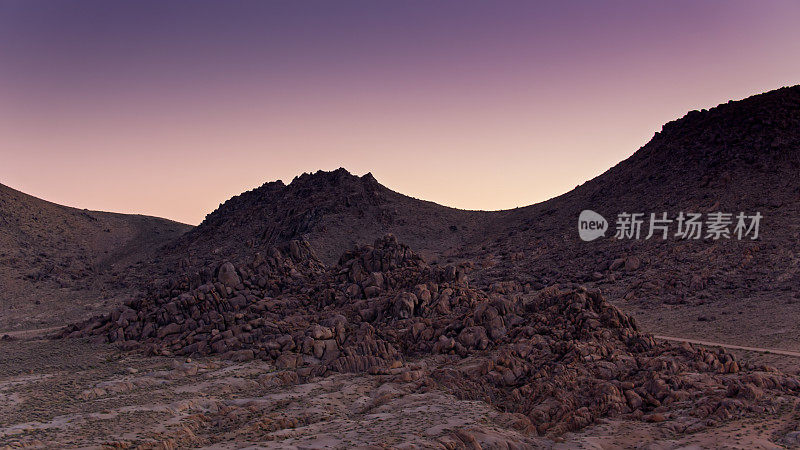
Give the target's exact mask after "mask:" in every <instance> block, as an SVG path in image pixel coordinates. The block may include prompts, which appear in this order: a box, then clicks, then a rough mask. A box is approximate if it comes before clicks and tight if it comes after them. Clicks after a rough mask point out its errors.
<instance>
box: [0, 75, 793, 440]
mask: <svg viewBox="0 0 800 450" xmlns="http://www.w3.org/2000/svg"><path fill="white" fill-rule="evenodd" d="M799 130H800V86H795V87H791V88H783V89H779V90H776V91H772V92H768V93H766V94H762V95H759V96H755V97H751V98H748V99H745V100H741V101H736V102H729V103H727V104H723V105H720V106H718V107H716V108H712V109H710V110H707V111H706V110H704V111H692V112H690V113H689V114H687V115H686V116H685V117H683V118H681V119H678V120H676V121H674V122H670V123H668V124H666V125H665V126H664V128H663V130H662V131H661V132H659V133H657V134H656V135H655V136H654V137H653V139H652V140H651V141H650V142H649V143H647V144H646V145H645V146H643V147H642V148H641V149H639V150H638V151H637V152H635V153H634V154H633V155H632V156H631V157H630V158H629V159H627V160H625V161H623V162H621V163H619V164H618V165H617V166H615V167H613V168H611V169H610V170H609V171H607V172H606V173H604V174H602V175H600V176H599V177H597V178H595V179H593V180H591V181H589V182H587V183H584V184H583V185H581V186H578V187H577V188H576V189H575V190H573V191H571V192H569V193H567V194H564V195H562V196H560V197H557V198H554V199H551V200H549V201H547V202H543V203H540V204H536V205H532V206H529V207H526V208H519V209H515V210H509V211H499V212H479V211H460V210H455V209H452V208H446V207H443V206H439V205H436V204H433V203H430V202H425V201H421V200H417V199H413V198H410V197H407V196H404V195H402V194H399V193H396V192H393V191H391V190H389V189H387V188H385V187H384V186H382V185H380V184H379V183H378V181H377V180H375V178H374V177H372V175H370V174H367V175H365V176H363V177H358V176H354V175H351V174H349V173H348V172H347V171H346V170H344V169H339V170H336V171H333V172H317V173H314V174H303V175H301V176H299V177H297V178H295V179H294V180H293V181H292V182H291V183H290V184H288V185H284V184H283V183H282V182H280V181H277V182H271V183H267V184H265V185H263V186H261V187H259V188H256V189H254V190H252V191H249V192H245V193H243V194H241V195H239V196H236V197H234V198H232V199H230V200H228V201H227V202H225V203H224V204H222V205H220V207H219V208H218V209H217V210H215V211H214V212H212V213H210V214H209V215H208V216H207V217H206V219H205V220H204V221H203V223H201V224H200V225H199V226H197V227H194V228H190V227H187V226H183V225H180V224H175V223H171V222H167V221H162V220H160V219H153V218H144V217H138V216H124V215H111V214H106V213H94V212H91V213H90V212H81V211H78V210H73V209H71V208H64V207H60V206H58V205H52V204H48V203H46V202H43V201H40V200H38V199H33V198H30V197H27V196H24V194H20V193H17V192H16V191H12V190H10V189H7V190H5V191H2V193H3V197H0V199H2V200H3V203H0V205H4V206H3V207H4V208H6V206H5V205H8V209H7V210H6V209H4V210H3V212H4V214H3V217H6V219H4V220H5V222H0V223H2V224H3V225H4V226H8V227H10V228H9V229H12V230H16V229H20V230H23V231H24V232H17V231H15V232H16V233H17V234H13V233H10V234H8V235H9V236H11V240H8V241H7V242H6V241H3V242H2V244H3V246H2V249H3V251H6V249H8V250H7V253H8V255H11V257H8V258H6V257H5V256H3V258H5V259H4V260H2V270H3V271H4V272H3V273H4V274H6V275H4V276H5V277H6V278H5V279H8V280H12V281H13V283H16V284H15V285H14V286H17V287H13V288H11V289H6V293H5V294H4V295H7V296H8V303H6V302H5V301H4V302H3V308H4V309H3V311H4V315H3V317H2V320H3V321H4V322H3V323H4V327H5V328H3V330H4V331H3V333H0V334H4V333H5V335H6V337H4V341H2V345H3V346H4V347H5V348H8V349H9V351H10V354H13V355H18V356H16V358H17V359H19V360H23V359H24V358H23V357H22V356H21V355H20V354H19V353H16V350H14V349H16V348H39V349H40V351H43V353H44V354H47V351H46V349H47V348H51V347H49V346H52V348H71V349H72V350H70V351H74V352H77V353H78V354H80V353H81V352H87V353H91V350H89V349H91V348H98V349H103V350H102V351H103V352H104V353H103V354H104V355H105V358H106V360H107V361H105V362H103V361H98V360H96V359H91V358H86V360H87V361H88V360H90V359H91V360H92V361H93V362H92V363H91V365H89V366H86V367H81V366H80V363H79V362H69V364H77V365H76V366H75V367H76V368H77V367H80V370H79V371H78V372H77V373H76V374H70V375H69V377H68V378H69V379H70V380H72V381H71V382H70V383H72V384H70V385H69V387H66V386H64V387H60V388H58V390H57V394H56V395H55V397H56V398H55V399H49V398H42V397H41V396H40V395H38V394H37V393H36V390H35V388H33V387H31V386H37V385H39V386H42V387H44V386H48V385H49V383H52V382H51V381H49V379H48V380H44V379H39V378H33V379H31V378H26V376H27V375H25V374H24V373H23V372H22V371H20V369H21V367H18V366H17V363H15V362H14V361H13V360H12V362H11V364H10V366H9V367H10V369H8V374H6V375H4V378H3V379H0V395H2V396H3V397H4V398H6V399H8V400H9V401H10V402H11V403H10V404H11V405H12V406H11V407H10V408H11V410H10V411H6V413H4V414H7V417H9V419H7V420H6V419H4V420H2V421H0V444H2V443H7V444H11V443H14V444H15V445H38V446H44V447H47V446H53V445H55V444H53V443H54V442H62V443H66V442H68V443H69V445H72V446H92V445H95V446H96V445H101V444H105V445H109V446H116V447H128V446H143V447H154V446H155V447H162V448H174V447H202V446H212V447H219V446H224V445H229V446H231V447H240V446H246V445H248V444H254V445H259V446H275V447H279V448H285V447H294V448H307V447H324V446H331V447H337V448H347V447H351V446H356V445H369V444H376V443H378V444H382V445H384V446H388V447H404V446H405V447H413V446H422V447H439V448H482V447H486V448H530V447H543V448H558V447H559V446H562V447H564V448H575V447H581V446H583V447H595V448H598V447H599V448H603V447H612V448H616V447H625V446H629V447H637V446H640V444H641V443H642V442H644V444H641V445H647V444H652V445H653V446H655V448H673V447H676V448H677V447H681V446H691V445H698V446H701V447H714V448H717V447H719V446H720V445H721V444H723V443H724V444H726V445H727V444H730V445H731V448H775V447H776V446H789V447H795V446H800V426H798V419H799V418H800V413H798V403H797V401H798V399H800V380H799V379H798V373H800V372H799V371H798V369H799V368H800V365H798V364H797V359H796V358H797V357H796V356H793V355H795V354H796V353H797V352H798V351H800V339H798V338H797V336H800V334H798V332H799V331H800V326H798V325H797V321H796V320H795V318H796V317H797V313H796V311H795V310H796V304H797V302H798V301H800V291H798V286H800V247H799V246H800V225H798V224H797V222H796V220H797V218H798V217H800V211H798V207H800V206H799V205H800V183H798V181H797V178H796V174H797V173H798V169H800V133H798V131H799ZM30 208H38V209H34V210H33V211H34V212H32V213H31V212H30V211H31V209H30ZM586 209H591V210H594V211H597V212H598V213H600V214H602V215H603V216H604V217H605V218H606V219H608V221H609V225H610V226H611V230H610V231H609V232H608V233H606V237H604V238H600V239H597V240H595V241H591V242H584V241H582V240H580V239H579V236H578V232H577V231H578V230H577V225H578V224H577V219H578V215H579V213H580V212H581V211H582V210H586ZM622 212H641V213H644V214H645V223H644V224H643V226H642V238H641V239H616V238H614V226H615V219H616V217H617V214H619V213H622ZM662 212H666V213H667V214H668V215H669V217H673V218H674V217H675V216H677V214H678V213H679V212H697V213H702V214H709V213H714V212H729V213H733V214H736V213H739V212H745V213H746V214H755V213H756V212H758V213H760V214H761V215H762V216H763V220H762V222H761V230H760V234H759V237H758V239H755V240H752V239H749V238H745V239H741V240H740V239H736V237H735V236H734V237H733V238H732V239H727V238H723V239H717V240H715V239H710V238H705V237H701V238H700V239H697V240H687V239H681V238H680V237H677V236H675V235H674V232H675V228H674V224H673V228H672V231H671V232H670V234H669V237H668V238H667V239H660V238H656V239H645V238H644V237H645V236H646V235H647V227H648V223H647V219H646V218H647V217H648V216H649V213H658V214H661V213H662ZM82 214H83V215H82ZM62 216H63V217H62ZM84 216H86V217H84ZM9 217H11V218H13V219H8V218H9ZM61 221H64V224H63V225H62V223H61ZM12 223H13V224H14V226H15V227H17V228H16V229H15V228H13V227H11V224H12ZM98 227H99V228H98ZM106 230H108V231H106ZM103 233H105V235H104V234H103ZM35 235H39V238H41V239H40V240H39V241H37V240H35V239H32V238H31V236H35ZM19 236H22V237H19ZM368 243H374V244H372V245H366V244H368ZM17 249H19V250H17ZM11 252H15V253H13V254H12V253H11ZM74 255H79V256H78V257H76V256H74ZM37 258H39V259H37ZM40 259H41V260H40ZM42 261H48V262H49V261H52V262H54V264H52V265H51V266H47V267H52V269H48V270H45V271H41V270H39V269H40V266H42V264H40V263H41V262H42ZM73 261H78V262H77V263H75V262H73ZM31 267H34V268H36V270H34V271H33V272H32V271H31V270H30V268H31ZM59 280H73V281H72V283H73V284H75V285H78V286H79V288H70V285H69V284H66V285H64V286H62V285H61V284H59V283H60V281H59ZM14 289H16V290H14ZM36 289H38V291H36ZM37 292H38V293H37ZM44 293H47V294H44ZM47 295H49V296H50V297H49V298H52V299H55V300H58V301H59V302H60V303H55V302H53V301H51V302H48V303H46V304H42V303H41V302H40V303H39V304H37V303H36V300H38V299H39V298H40V297H47ZM73 297H75V298H73ZM82 299H83V300H82ZM4 300H5V299H4ZM6 305H10V306H8V307H7V306H6ZM6 311H15V312H14V313H10V314H8V315H7V314H5V312H6ZM54 311H66V312H65V313H64V314H60V313H59V314H54ZM19 312H21V313H22V314H19ZM14 314H17V315H14ZM90 316H91V317H90ZM23 317H24V318H26V322H22V323H20V322H19V321H20V318H23ZM28 317H33V318H34V319H33V320H31V319H28ZM68 323H71V325H69V326H67V327H66V328H63V329H60V330H58V331H57V332H56V331H54V332H52V333H51V336H50V337H52V338H54V339H52V340H41V336H42V333H45V332H49V331H48V330H39V331H36V330H31V331H28V332H26V331H24V330H26V329H34V328H49V327H45V325H51V324H52V325H56V324H59V325H66V324H68ZM37 325H38V326H37ZM9 331H10V332H9ZM659 335H664V336H666V337H669V338H671V340H665V339H662V338H660V337H659ZM681 339H694V340H704V341H714V342H721V343H725V344H730V345H731V348H736V346H748V348H750V350H742V349H741V348H738V349H736V350H725V349H724V348H715V347H714V346H707V345H693V344H689V343H687V342H683V343H681V342H680V341H681ZM769 348H775V349H782V350H787V352H785V353H784V354H782V355H776V354H770V353H769V352H767V351H766V349H769ZM793 351H794V352H793ZM67 353H68V352H67ZM67 353H55V354H54V357H55V358H56V359H57V362H56V363H55V366H53V367H51V366H48V365H47V364H44V363H43V362H42V361H40V360H38V359H36V358H33V360H31V361H28V362H27V363H25V364H26V365H30V366H34V367H35V366H42V367H43V368H42V372H43V374H44V373H47V374H49V375H47V376H48V377H49V376H55V374H56V373H59V374H62V375H63V374H64V373H66V372H69V369H65V368H64V367H63V366H62V365H59V364H61V363H60V362H58V361H62V362H63V361H64V360H65V359H66V360H68V361H73V360H72V359H70V358H71V356H67ZM117 359H121V360H125V361H131V364H132V365H135V366H137V367H138V368H137V367H128V368H123V367H121V366H119V365H116V363H114V362H113V361H115V360H117ZM134 362H135V364H134ZM64 364H66V363H64ZM159 364H161V365H159ZM163 364H167V365H169V367H171V369H166V368H164V367H163ZM15 367H16V368H15ZM70 367H72V366H70ZM112 367H113V368H112ZM131 370H133V371H131ZM139 371H142V372H145V373H147V375H144V374H142V375H139ZM184 372H185V373H184ZM43 374H39V375H43ZM39 375H36V376H39ZM2 383H4V384H2ZM76 385H77V386H79V387H80V389H79V390H78V389H77V387H76ZM149 391H153V392H158V394H157V396H156V398H155V399H152V400H151V399H148V396H147V393H148V392H149ZM337 391H340V392H339V394H337V393H336V392H337ZM59 392H70V393H72V394H74V395H79V396H80V398H81V400H80V401H77V402H76V401H75V400H73V401H70V402H66V401H64V400H59V398H61V397H59V395H61V394H58V393H59ZM310 392H317V393H319V395H320V396H321V398H324V399H326V400H325V401H324V403H323V404H321V403H319V402H317V401H314V402H312V403H313V406H310V407H308V408H306V409H304V408H303V407H302V402H304V401H306V402H308V401H311V400H310V398H311V394H310ZM380 392H383V393H384V394H385V395H383V394H379V393H380ZM72 394H71V395H72ZM303 399H305V400H303ZM45 400H46V401H47V402H48V405H51V406H50V408H49V409H48V410H47V411H43V410H40V409H37V408H36V407H35V405H34V403H36V402H41V401H45ZM114 402H122V404H123V405H125V406H119V407H117V406H114V407H112V404H114ZM84 404H85V405H91V407H90V408H89V409H88V410H87V411H82V410H81V405H84ZM316 408H321V410H324V411H326V413H327V414H329V415H328V416H327V417H325V414H323V413H321V412H320V411H321V410H320V409H316ZM459 410H461V411H463V412H461V413H459V412H458V411H459ZM129 415H132V416H130V417H134V416H135V417H139V416H141V421H140V423H141V425H140V426H139V427H138V428H137V427H133V428H131V429H128V428H129V427H128V428H126V427H124V426H122V425H121V423H122V422H121V421H122V419H121V417H123V416H125V417H128V416H129ZM406 415H408V417H409V424H412V425H411V427H412V428H411V430H409V429H408V428H401V427H404V426H405V427H408V424H406V425H403V424H402V423H401V422H402V421H403V420H402V418H403V417H405V416H406ZM383 420H385V421H387V422H385V423H386V424H388V425H385V426H383V427H380V426H378V424H379V423H381V421H383ZM96 422H97V423H99V422H103V423H104V425H102V427H101V428H99V430H104V431H96V432H95V433H94V434H92V432H91V430H92V429H93V426H92V424H93V423H96ZM115 423H116V425H115ZM161 423H163V425H161ZM365 426H366V427H369V428H370V431H369V432H368V433H367V435H368V436H369V437H367V438H364V437H363V436H359V433H358V432H356V431H354V430H358V429H359V428H363V427H365ZM59 433H66V434H67V435H69V436H71V437H70V438H69V440H68V441H58V434H59ZM620 433H625V434H624V435H622V436H621V435H620ZM100 434H103V435H104V436H109V437H112V436H113V439H111V438H109V439H106V440H102V439H101V438H100V436H99V435H100ZM56 446H57V445H56Z"/></svg>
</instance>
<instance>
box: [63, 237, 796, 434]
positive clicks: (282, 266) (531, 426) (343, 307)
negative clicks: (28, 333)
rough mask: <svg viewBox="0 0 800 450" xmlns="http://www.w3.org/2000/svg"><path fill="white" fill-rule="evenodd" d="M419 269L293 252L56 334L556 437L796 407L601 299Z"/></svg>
mask: <svg viewBox="0 0 800 450" xmlns="http://www.w3.org/2000/svg"><path fill="white" fill-rule="evenodd" d="M470 270H471V267H470V266H469V264H462V265H449V266H445V267H440V266H437V265H429V264H427V263H426V262H425V261H424V260H423V259H422V258H421V257H419V256H418V255H416V254H414V253H413V252H412V251H411V250H410V249H409V248H408V247H406V246H405V245H402V244H400V243H398V242H397V240H396V239H395V238H394V237H393V236H391V235H388V236H385V237H384V238H381V239H379V240H378V241H376V242H375V244H374V245H364V246H360V247H357V248H355V249H353V250H351V251H348V252H345V253H344V254H343V255H342V256H341V258H340V259H339V262H338V264H336V265H335V266H334V267H331V268H325V267H324V266H323V265H322V264H321V263H320V262H319V261H318V260H317V259H316V258H315V256H314V254H313V253H312V252H311V251H310V247H309V246H308V244H306V243H304V242H303V241H291V242H289V243H288V244H285V245H284V246H282V247H280V248H272V249H271V250H270V251H269V252H268V254H267V255H261V254H257V255H255V257H254V258H253V260H252V262H250V263H248V264H247V265H243V266H241V267H236V266H234V264H232V263H230V262H223V263H222V264H220V265H219V266H218V267H217V268H216V270H214V271H206V272H205V273H202V274H195V275H193V276H191V277H186V278H185V279H183V280H175V281H172V282H171V283H168V284H166V285H164V286H161V287H159V288H158V289H155V290H153V292H150V293H149V294H147V295H145V296H143V297H141V298H138V299H135V300H133V301H130V302H128V303H127V304H126V305H125V306H122V307H120V308H119V309H117V310H115V311H113V312H112V313H111V314H108V315H105V316H102V317H96V318H94V319H92V320H89V321H87V322H84V323H82V324H78V325H73V326H71V327H69V328H68V329H66V330H65V331H64V336H70V337H80V336H94V337H96V338H97V339H103V340H107V341H109V342H115V343H118V344H119V345H120V346H121V347H122V348H125V349H134V348H139V349H143V350H145V351H147V352H150V353H153V354H163V355H186V356H192V355H208V354H220V355H222V356H223V357H226V358H231V359H236V360H249V359H253V358H260V359H264V360H271V361H273V362H274V364H275V365H276V366H277V367H278V368H279V369H282V370H288V371H292V372H294V373H295V374H296V378H297V379H307V378H309V377H314V376H325V375H326V374H328V373H331V372H365V373H370V374H373V375H375V376H381V377H389V378H396V379H398V380H402V381H409V382H415V383H419V385H420V388H421V389H424V388H426V387H440V388H444V389H447V390H449V391H451V392H452V393H454V394H455V395H457V396H459V397H462V398H472V399H480V400H485V401H487V402H489V403H491V404H492V405H494V406H495V407H496V408H498V409H500V410H502V411H505V412H508V413H515V414H516V416H518V421H517V422H518V425H519V428H520V429H524V430H527V431H529V432H535V433H537V434H548V435H559V434H562V433H564V432H566V431H570V430H576V429H579V428H581V427H584V426H586V425H589V424H591V423H593V422H595V421H596V420H597V419H599V418H602V417H607V416H625V417H632V418H639V419H642V420H648V421H653V422H660V421H665V420H669V421H671V423H674V426H675V428H676V429H680V430H690V431H691V430H694V429H699V428H702V427H706V426H710V425H714V424H715V423H717V422H720V421H724V420H727V419H730V418H732V417H733V416H736V415H741V414H753V413H759V412H765V411H768V410H771V409H775V408H778V407H780V404H781V402H782V401H786V402H789V401H793V400H792V399H795V398H797V395H798V394H800V381H798V379H797V378H796V377H793V376H788V375H785V374H782V373H779V372H775V371H770V370H769V369H767V368H758V367H753V366H750V365H748V364H742V363H740V362H739V361H737V360H736V359H735V358H734V357H733V356H732V355H730V354H728V353H726V352H724V351H719V352H712V351H709V350H706V349H703V348H694V347H692V346H691V345H688V344H684V345H681V346H679V345H675V344H667V343H659V342H656V341H655V340H654V339H653V337H652V336H650V335H648V334H645V333H642V332H640V331H639V330H638V329H637V326H636V323H635V321H634V320H633V319H632V318H631V317H629V316H627V315H625V314H624V313H622V312H621V311H620V310H619V309H617V308H616V307H614V306H613V305H611V304H610V303H609V302H608V301H606V300H605V299H604V297H603V295H602V294H601V293H600V292H599V291H598V290H587V289H585V288H582V287H577V286H571V287H560V286H557V285H552V286H548V287H546V288H544V289H538V290H536V289H533V288H531V286H530V285H527V284H522V283H520V282H518V281H504V282H497V283H494V284H492V285H491V286H489V287H486V288H483V289H479V288H476V287H473V286H471V285H470V283H469V273H470Z"/></svg>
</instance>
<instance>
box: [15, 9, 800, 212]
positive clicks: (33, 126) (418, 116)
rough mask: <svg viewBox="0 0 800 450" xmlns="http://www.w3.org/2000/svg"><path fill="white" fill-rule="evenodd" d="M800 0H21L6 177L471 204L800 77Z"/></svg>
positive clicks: (169, 203) (177, 206) (27, 188)
mask: <svg viewBox="0 0 800 450" xmlns="http://www.w3.org/2000/svg"><path fill="white" fill-rule="evenodd" d="M798 24H800V2H797V1H763V2H759V1H747V2H740V1H671V2H641V1H627V2H621V1H614V2H594V1H592V2H552V3H537V2H521V1H520V2H516V1H515V2H505V1H502V2H501V1H463V0H461V1H436V0H434V1H406V0H404V1H375V0H369V1H366V0H365V1H359V2H353V1H345V2H342V1H336V2H334V1H314V2H305V1H273V2H250V1H218V2H208V1H174V2H163V1H153V2H150V1H132V2H120V1H112V0H99V1H81V0H76V1H30V0H15V1H8V0H0V183H3V184H7V185H9V186H11V187H14V188H16V189H19V190H22V191H24V192H27V193H29V194H32V195H35V196H38V197H42V198H44V199H47V200H50V201H54V202H57V203H62V204H67V205H70V206H77V207H81V208H89V209H99V210H108V211H118V212H130V213H142V214H150V215H156V216H162V217H167V218H171V219H175V220H179V221H183V222H187V223H192V224H196V223H199V222H200V221H201V220H202V219H203V217H204V216H205V214H207V213H208V212H210V211H211V210H213V209H214V208H216V206H217V205H218V204H219V203H220V202H222V201H224V200H226V199H227V198H229V197H230V196H232V195H235V194H237V193H239V192H241V191H244V190H247V189H251V188H253V187H257V186H259V185H261V184H262V183H264V182H266V181H271V180H275V179H282V180H284V182H287V183H288V182H289V181H291V179H292V178H293V177H294V176H296V175H298V174H300V173H302V172H308V171H316V170H318V169H325V170H331V169H335V168H338V167H340V166H342V167H345V168H347V169H348V170H350V171H351V172H353V173H356V174H358V175H362V174H364V173H366V172H372V173H373V174H374V175H375V177H376V178H377V179H378V180H379V181H380V182H382V183H383V184H385V185H386V186H388V187H390V188H392V189H394V190H397V191H399V192H402V193H405V194H408V195H412V196H415V197H418V198H422V199H426V200H431V201H435V202H438V203H441V204H444V205H448V206H454V207H458V208H468V209H490V210H493V209H505V208H513V207H516V206H524V205H528V204H531V203H536V202H539V201H542V200H546V199H548V198H550V197H552V196H555V195H558V194H561V193H564V192H566V191H568V190H570V189H572V188H573V187H575V186H576V185H578V184H580V183H582V182H584V181H586V180H588V179H590V178H593V177H594V176H596V175H599V174H600V173H602V172H603V171H605V170H607V169H608V168H610V167H611V166H613V165H614V164H616V163H617V162H619V161H620V160H622V159H624V158H626V157H628V156H630V155H631V154H632V153H633V152H634V151H636V149H638V148H639V147H640V146H642V145H644V144H645V143H646V142H647V141H648V140H649V139H650V138H651V137H652V135H653V133H654V132H655V131H658V130H660V128H661V125H662V124H663V123H665V122H667V121H669V120H673V119H675V118H678V117H680V116H682V115H683V114H685V113H686V112H687V111H689V110H692V109H700V108H708V107H712V106H715V105H717V104H719V103H723V102H725V101H727V100H729V99H739V98H744V97H747V96H749V95H752V94H756V93H759V92H763V91H767V90H772V89H775V88H778V87H781V86H784V85H793V84H797V83H800V26H798Z"/></svg>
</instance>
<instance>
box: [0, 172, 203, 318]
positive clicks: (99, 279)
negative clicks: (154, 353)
mask: <svg viewBox="0 0 800 450" xmlns="http://www.w3.org/2000/svg"><path fill="white" fill-rule="evenodd" d="M190 228H191V227H190V226H188V225H184V224H180V223H177V222H173V221H170V220H165V219H159V218H156V217H147V216H140V215H129V214H114V213H106V212H98V211H88V210H81V209H76V208H70V207H66V206H61V205H57V204H54V203H50V202H47V201H44V200H41V199H38V198H35V197H32V196H30V195H27V194H23V193H22V192H19V191H16V190H14V189H11V188H9V187H7V186H4V185H0V285H2V289H0V305H2V308H3V314H2V317H3V320H2V322H1V323H0V329H4V330H8V329H11V328H18V327H20V326H22V327H30V326H35V325H47V324H52V322H53V320H52V319H54V317H53V314H51V313H47V314H45V315H42V313H43V312H44V311H45V310H46V309H47V307H48V306H52V304H53V303H63V305H65V306H69V308H67V309H72V310H73V312H74V314H77V315H80V314H82V313H81V312H80V310H81V309H82V307H83V305H84V304H86V303H87V302H97V301H98V300H101V299H103V298H106V299H107V298H110V297H112V296H114V295H117V294H120V295H124V294H125V292H123V291H125V290H126V289H128V288H130V289H133V288H134V286H133V284H134V281H133V280H131V279H130V277H129V275H130V274H129V272H130V270H131V268H132V267H135V266H136V265H137V264H138V265H139V267H140V268H141V267H144V266H145V265H147V263H149V262H151V261H153V259H154V258H156V257H157V255H156V250H157V249H158V248H159V247H161V246H162V245H164V244H165V243H166V242H169V241H172V240H173V239H175V238H176V237H177V236H179V235H181V234H182V233H184V232H186V231H187V230H188V229H190ZM124 296H127V297H130V294H128V295H124ZM63 305H62V306H59V307H58V308H57V310H59V311H63V310H64V309H65V308H63ZM40 316H41V319H43V320H45V322H46V323H44V324H43V323H38V321H39V319H40ZM66 316H67V317H73V316H74V315H73V314H72V313H69V314H66ZM55 319H58V321H59V322H61V321H62V320H63V319H64V317H58V316H57V315H56V317H55Z"/></svg>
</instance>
